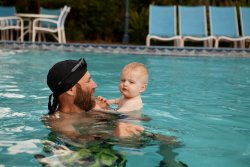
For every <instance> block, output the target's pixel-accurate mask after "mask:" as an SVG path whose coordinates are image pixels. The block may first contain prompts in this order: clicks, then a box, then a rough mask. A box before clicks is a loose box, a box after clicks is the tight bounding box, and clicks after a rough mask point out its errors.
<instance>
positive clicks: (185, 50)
mask: <svg viewBox="0 0 250 167" xmlns="http://www.w3.org/2000/svg"><path fill="white" fill-rule="evenodd" d="M1 49H17V50H19V49H24V50H25V49H30V50H62V51H82V52H98V53H121V54H146V55H161V56H172V55H174V56H242V57H250V49H249V48H246V49H241V48H205V47H182V48H180V47H173V46H172V47H170V46H151V47H146V46H145V45H113V44H94V43H67V44H59V43H55V42H35V43H32V42H15V41H0V50H1Z"/></svg>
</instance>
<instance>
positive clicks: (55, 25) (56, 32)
mask: <svg viewBox="0 0 250 167" xmlns="http://www.w3.org/2000/svg"><path fill="white" fill-rule="evenodd" d="M69 12H70V7H68V6H64V8H63V9H62V10H61V12H60V15H59V18H58V20H54V19H44V18H38V19H35V20H34V21H33V33H32V42H35V39H36V34H37V33H38V32H40V33H49V34H51V35H52V36H53V37H54V38H55V39H56V40H57V41H58V42H59V43H66V37H65V29H64V23H65V19H66V17H67V15H68V13H69ZM52 14H53V13H52ZM54 14H55V13H54Z"/></svg>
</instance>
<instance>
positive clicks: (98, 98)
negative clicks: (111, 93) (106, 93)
mask: <svg viewBox="0 0 250 167" xmlns="http://www.w3.org/2000/svg"><path fill="white" fill-rule="evenodd" d="M96 99H97V100H100V101H102V102H104V103H107V99H106V98H105V97H102V96H97V97H96Z"/></svg>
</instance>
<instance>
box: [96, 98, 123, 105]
mask: <svg viewBox="0 0 250 167" xmlns="http://www.w3.org/2000/svg"><path fill="white" fill-rule="evenodd" d="M97 99H98V100H100V101H102V102H105V103H108V104H109V105H110V104H117V105H118V104H119V102H120V98H117V99H109V100H108V99H106V98H105V97H102V96H97Z"/></svg>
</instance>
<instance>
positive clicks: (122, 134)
mask: <svg viewBox="0 0 250 167" xmlns="http://www.w3.org/2000/svg"><path fill="white" fill-rule="evenodd" d="M143 131H144V128H143V127H141V126H139V125H135V124H131V123H127V122H117V126H116V129H115V131H114V135H115V136H116V137H119V138H129V137H132V136H134V135H139V134H140V133H142V132H143Z"/></svg>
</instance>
